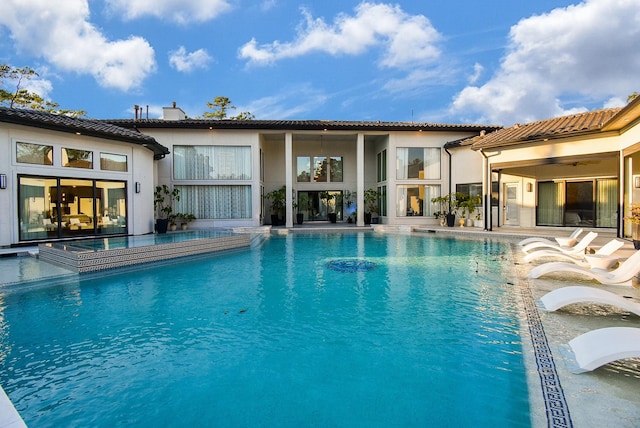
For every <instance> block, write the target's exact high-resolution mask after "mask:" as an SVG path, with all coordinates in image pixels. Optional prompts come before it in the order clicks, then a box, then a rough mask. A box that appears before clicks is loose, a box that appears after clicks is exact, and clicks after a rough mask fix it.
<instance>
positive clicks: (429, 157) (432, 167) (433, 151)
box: [424, 148, 441, 180]
mask: <svg viewBox="0 0 640 428" xmlns="http://www.w3.org/2000/svg"><path fill="white" fill-rule="evenodd" d="M440 158H441V156H440V149H439V148H426V149H424V178H426V179H428V180H438V179H439V178H440Z"/></svg>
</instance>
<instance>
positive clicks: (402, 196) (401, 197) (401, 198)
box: [396, 186, 407, 217]
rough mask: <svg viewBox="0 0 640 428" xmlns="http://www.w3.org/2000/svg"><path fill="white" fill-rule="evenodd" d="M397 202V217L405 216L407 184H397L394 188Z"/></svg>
mask: <svg viewBox="0 0 640 428" xmlns="http://www.w3.org/2000/svg"><path fill="white" fill-rule="evenodd" d="M396 195H397V198H398V200H397V203H396V215H397V216H398V217H405V216H406V215H407V186H398V189H397V190H396Z"/></svg>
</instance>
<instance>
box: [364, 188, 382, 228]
mask: <svg viewBox="0 0 640 428" xmlns="http://www.w3.org/2000/svg"><path fill="white" fill-rule="evenodd" d="M378 196H379V194H378V191H377V190H376V189H367V190H365V191H364V205H365V212H364V224H371V219H372V217H373V214H374V213H377V212H378Z"/></svg>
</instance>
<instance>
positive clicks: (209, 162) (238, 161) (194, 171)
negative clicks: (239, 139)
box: [173, 146, 252, 180]
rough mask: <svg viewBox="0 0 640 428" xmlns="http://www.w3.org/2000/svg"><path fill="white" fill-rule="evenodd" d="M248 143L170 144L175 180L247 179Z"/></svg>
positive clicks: (248, 164) (249, 156)
mask: <svg viewBox="0 0 640 428" xmlns="http://www.w3.org/2000/svg"><path fill="white" fill-rule="evenodd" d="M251 168H252V166H251V147H249V146H174V147H173V176H174V178H175V179H176V180H250V179H251Z"/></svg>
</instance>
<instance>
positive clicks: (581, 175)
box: [445, 97, 640, 237]
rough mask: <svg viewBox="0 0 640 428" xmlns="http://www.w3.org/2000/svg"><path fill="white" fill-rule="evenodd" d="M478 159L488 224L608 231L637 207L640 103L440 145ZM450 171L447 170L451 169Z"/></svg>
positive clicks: (624, 230) (621, 226)
mask: <svg viewBox="0 0 640 428" xmlns="http://www.w3.org/2000/svg"><path fill="white" fill-rule="evenodd" d="M445 148H448V149H449V150H465V149H471V150H473V151H475V152H477V153H480V154H481V155H482V159H483V160H482V162H483V168H482V170H483V175H482V183H483V189H484V192H485V194H487V195H488V194H489V193H491V195H492V206H493V207H492V210H487V211H486V213H485V215H486V216H487V217H489V218H491V221H488V222H487V224H488V225H489V228H491V227H492V226H513V227H527V228H533V227H541V226H570V227H575V226H578V225H579V226H582V227H587V228H613V229H617V230H618V236H621V237H623V236H630V234H631V228H630V225H629V224H628V223H627V224H625V222H624V221H623V217H624V216H626V215H628V214H629V211H630V207H631V204H632V203H634V202H635V203H638V202H640V97H638V98H636V99H634V100H633V101H631V102H630V103H629V104H628V105H627V106H625V107H624V108H613V109H604V110H596V111H591V112H586V113H580V114H575V115H569V116H563V117H558V118H553V119H549V120H542V121H538V122H533V123H527V124H523V125H514V126H511V127H509V128H505V129H500V130H498V131H496V132H493V133H490V134H484V135H480V136H478V137H473V138H470V139H467V140H464V141H461V142H457V143H453V144H449V145H445ZM456 167H457V165H454V170H456V169H457V168H456Z"/></svg>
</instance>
